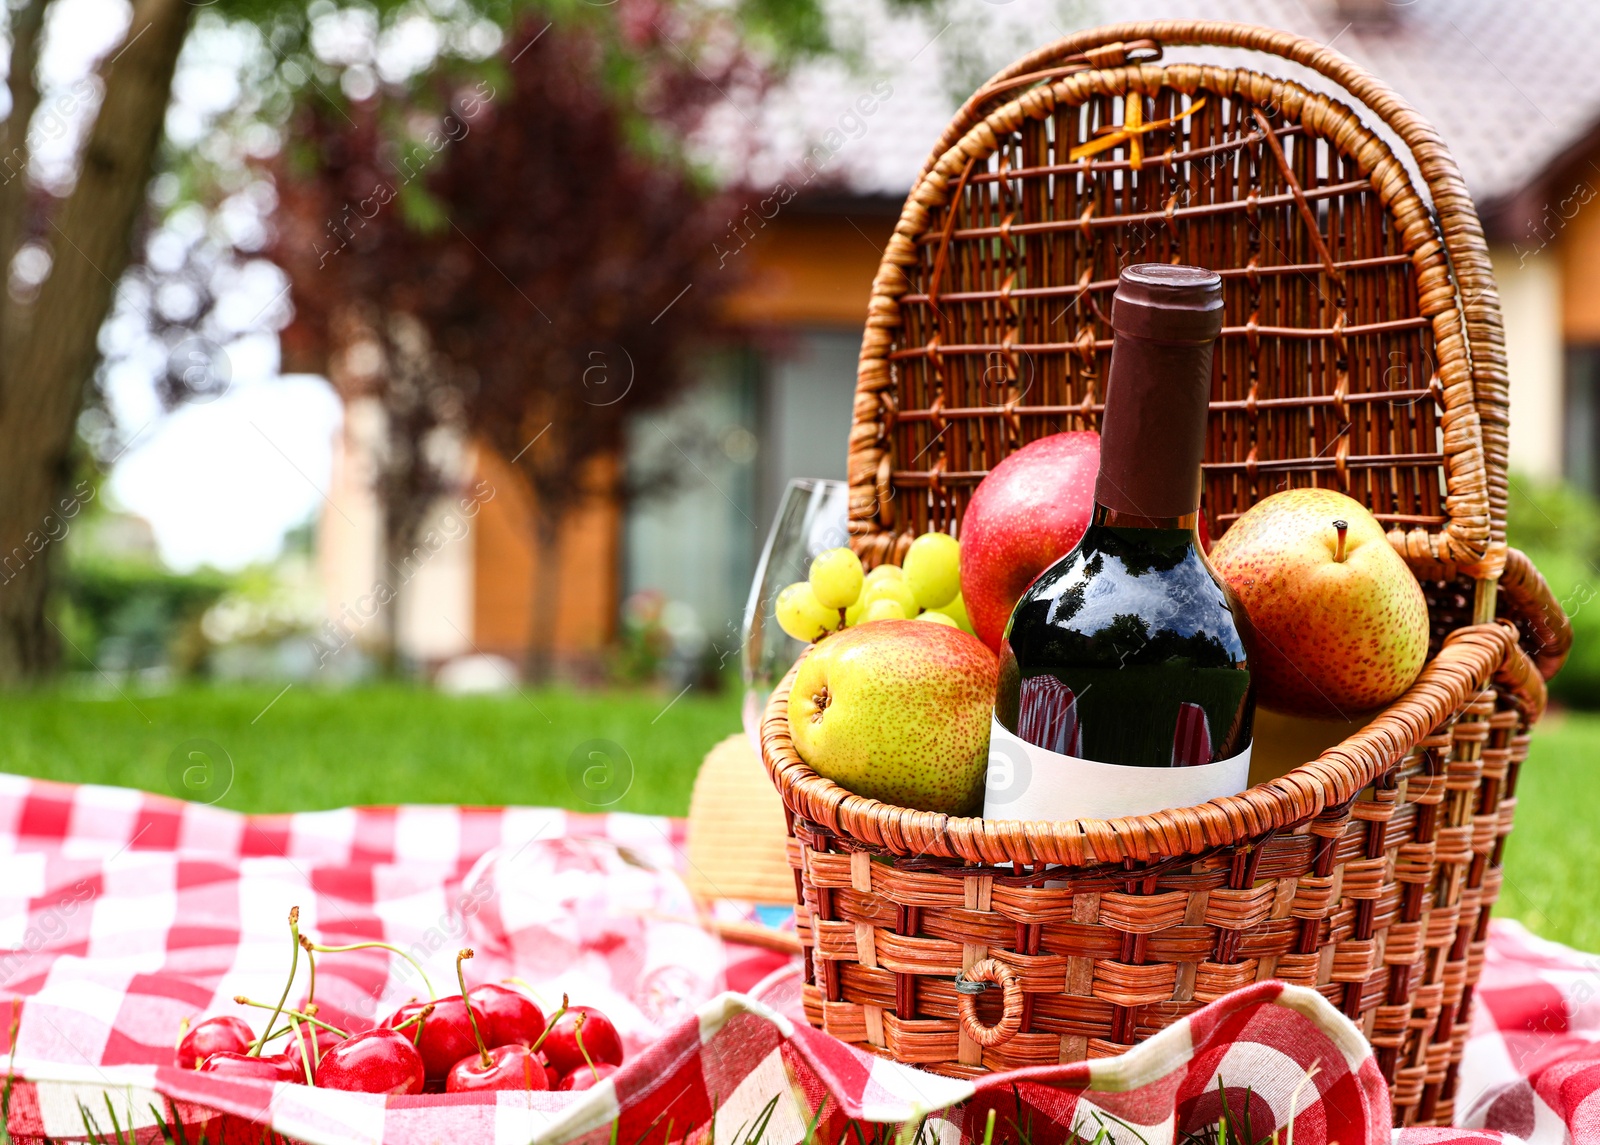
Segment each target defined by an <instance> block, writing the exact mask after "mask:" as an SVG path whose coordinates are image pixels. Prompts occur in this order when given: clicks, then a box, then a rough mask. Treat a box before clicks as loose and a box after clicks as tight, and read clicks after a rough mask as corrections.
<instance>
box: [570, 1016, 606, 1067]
mask: <svg viewBox="0 0 1600 1145" xmlns="http://www.w3.org/2000/svg"><path fill="white" fill-rule="evenodd" d="M588 1017H589V1015H588V1014H579V1015H578V1020H577V1021H576V1022H574V1023H572V1037H573V1040H574V1041H576V1042H577V1043H578V1052H579V1053H580V1054H582V1055H583V1064H584V1065H586V1066H588V1067H589V1072H590V1073H592V1074H594V1079H595V1081H599V1080H600V1071H599V1070H598V1069H596V1068H595V1065H594V1059H593V1058H591V1057H590V1056H589V1051H588V1050H587V1049H585V1048H584V1045H583V1023H584V1022H585V1021H586V1020H587V1019H588Z"/></svg>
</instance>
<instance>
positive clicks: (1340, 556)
mask: <svg viewBox="0 0 1600 1145" xmlns="http://www.w3.org/2000/svg"><path fill="white" fill-rule="evenodd" d="M1333 528H1334V531H1335V532H1337V533H1338V534H1339V547H1338V548H1336V549H1335V550H1334V551H1333V559H1334V561H1335V563H1337V564H1343V563H1344V535H1345V533H1346V531H1348V530H1349V528H1350V523H1349V522H1348V521H1335V522H1334V523H1333Z"/></svg>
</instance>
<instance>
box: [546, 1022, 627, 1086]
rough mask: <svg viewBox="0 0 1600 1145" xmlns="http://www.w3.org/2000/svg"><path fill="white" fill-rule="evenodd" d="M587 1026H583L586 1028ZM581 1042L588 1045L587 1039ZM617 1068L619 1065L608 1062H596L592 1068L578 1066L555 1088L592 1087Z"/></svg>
mask: <svg viewBox="0 0 1600 1145" xmlns="http://www.w3.org/2000/svg"><path fill="white" fill-rule="evenodd" d="M588 1028H589V1027H588V1026H585V1027H584V1029H586V1030H587V1029H588ZM583 1044H584V1045H588V1044H589V1043H588V1041H587V1040H585V1041H584V1043H583ZM618 1068H619V1067H617V1066H614V1065H612V1064H611V1063H610V1062H596V1063H595V1066H594V1068H593V1069H590V1068H589V1067H588V1066H579V1067H578V1068H577V1069H575V1070H573V1071H572V1072H571V1073H569V1074H568V1075H567V1076H566V1077H564V1078H562V1079H561V1084H560V1085H558V1086H556V1088H557V1089H559V1090H578V1089H593V1088H594V1087H595V1086H597V1085H599V1084H600V1083H601V1082H602V1081H604V1080H605V1079H606V1078H608V1077H610V1076H611V1075H612V1074H614V1073H616V1072H617V1069H618ZM595 1074H599V1075H600V1076H599V1077H596V1076H595Z"/></svg>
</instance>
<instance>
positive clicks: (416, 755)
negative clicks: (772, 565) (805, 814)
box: [0, 685, 739, 815]
mask: <svg viewBox="0 0 1600 1145" xmlns="http://www.w3.org/2000/svg"><path fill="white" fill-rule="evenodd" d="M108 691H109V690H108ZM276 693H277V689H276V688H260V689H258V688H205V687H186V688H181V689H178V690H176V691H172V692H168V693H166V694H157V695H148V694H140V693H139V692H137V691H134V690H132V689H128V690H127V692H126V695H125V696H124V695H119V694H118V693H116V692H114V691H111V692H110V694H109V695H104V694H86V693H83V694H74V693H73V692H72V691H71V690H48V691H41V692H36V693H31V694H20V695H19V694H13V695H0V770H4V771H11V772H20V773H22V774H24V775H34V776H43V777H46V778H49V779H59V780H67V781H72V782H89V783H110V784H120V785H123V786H128V787H142V788H145V789H146V790H149V791H158V792H162V793H167V794H175V795H185V796H190V795H193V794H195V793H196V792H195V790H194V789H196V788H198V789H201V790H204V785H205V783H206V781H207V780H208V778H209V776H208V772H207V766H208V763H211V762H217V767H218V770H217V774H218V775H222V774H223V773H224V772H225V771H226V770H227V769H228V766H229V765H231V769H232V772H233V779H232V785H231V787H230V788H229V789H228V792H227V794H226V795H225V796H223V797H222V799H221V800H220V801H219V802H218V805H219V806H222V807H228V808H232V809H234V810H238V811H296V810H314V809H319V808H327V807H342V806H346V805H349V804H357V803H476V804H502V803H517V804H531V805H541V806H562V807H570V808H575V809H579V810H596V809H599V807H598V804H599V803H601V802H602V801H604V802H608V803H609V800H610V799H611V796H612V794H614V792H615V788H614V787H608V785H607V782H606V770H607V769H608V768H612V769H614V771H613V774H614V775H615V776H617V777H618V781H619V782H621V783H622V784H623V785H624V786H625V787H626V788H627V791H626V794H625V795H623V796H622V797H621V799H620V800H617V801H616V802H615V803H614V805H612V806H613V808H614V809H616V810H626V811H647V812H659V813H664V814H672V815H682V814H684V813H686V812H687V810H688V807H689V788H690V785H691V784H692V783H693V782H694V775H695V770H696V768H697V767H698V766H699V763H700V760H701V758H702V757H703V756H704V755H705V753H706V752H707V751H708V750H709V749H710V748H711V746H712V745H713V744H715V743H716V742H717V741H718V740H720V739H722V738H723V737H724V736H726V735H728V734H730V733H732V732H735V731H738V730H739V698H738V696H737V695H736V694H735V693H733V692H731V691H725V692H723V693H722V694H719V695H713V696H706V695H701V694H698V693H694V692H690V693H687V694H685V695H683V696H681V697H679V698H678V699H677V700H676V701H674V700H673V696H672V694H671V693H670V692H669V693H666V694H656V693H654V692H646V691H635V692H610V693H579V692H568V691H529V692H526V693H525V694H522V695H517V694H511V695H507V696H505V697H499V696H494V697H488V696H476V697H452V696H444V695H440V694H438V693H436V692H431V691H427V690H424V689H419V688H409V687H401V686H380V687H365V688H359V689H354V690H350V691H327V690H317V689H313V688H309V687H306V686H304V685H296V686H294V687H291V688H290V689H289V690H288V691H287V692H284V693H282V695H278V696H277V698H276V700H274V696H275V695H276ZM196 740H203V741H209V742H208V743H194V742H193V741H196ZM590 741H604V742H601V743H592V742H590ZM212 745H215V746H212ZM217 748H220V749H221V752H220V753H219V752H218V751H217ZM580 748H581V749H582V750H580ZM619 749H620V750H619ZM596 751H598V752H599V753H600V754H599V755H592V754H591V753H592V752H596ZM224 753H225V756H226V762H221V758H222V754H224ZM630 769H631V771H632V773H633V774H632V780H631V783H628V782H627V780H626V773H627V772H628V771H629V770H630ZM586 772H587V776H588V786H585V778H584V777H585V773H586ZM186 783H187V784H188V785H190V788H191V790H188V791H186V790H185V784H186ZM215 790H216V788H211V789H210V790H209V792H207V793H206V794H204V795H203V796H202V798H205V799H207V800H209V799H210V798H211V794H212V793H214V792H215Z"/></svg>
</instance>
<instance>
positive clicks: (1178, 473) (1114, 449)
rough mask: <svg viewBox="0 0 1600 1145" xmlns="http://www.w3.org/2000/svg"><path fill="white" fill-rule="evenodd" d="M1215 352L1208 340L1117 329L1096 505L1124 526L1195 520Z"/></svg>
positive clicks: (1107, 392)
mask: <svg viewBox="0 0 1600 1145" xmlns="http://www.w3.org/2000/svg"><path fill="white" fill-rule="evenodd" d="M1214 345H1215V342H1214V341H1213V340H1212V339H1209V338H1206V339H1196V340H1190V341H1159V340H1157V339H1155V338H1150V337H1139V336H1137V335H1134V334H1130V333H1126V332H1124V331H1123V330H1121V329H1119V330H1117V332H1116V339H1115V342H1114V343H1113V346H1112V350H1111V368H1110V370H1109V371H1108V377H1107V383H1106V406H1105V414H1104V416H1103V418H1102V419H1101V426H1100V475H1099V478H1098V480H1097V481H1096V483H1095V496H1094V499H1095V503H1096V504H1097V505H1102V506H1105V507H1106V508H1107V509H1109V510H1111V511H1113V512H1115V513H1117V514H1118V515H1119V516H1125V517H1127V518H1129V519H1130V520H1129V523H1130V524H1132V523H1133V519H1139V518H1142V519H1144V520H1147V521H1174V520H1178V519H1181V518H1190V519H1192V518H1193V516H1194V514H1195V512H1196V511H1197V510H1198V509H1199V508H1200V462H1201V460H1202V458H1203V457H1204V456H1205V447H1206V415H1207V413H1208V410H1209V401H1210V397H1211V360H1212V349H1213V347H1214ZM1143 527H1146V528H1151V527H1155V526H1143Z"/></svg>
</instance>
